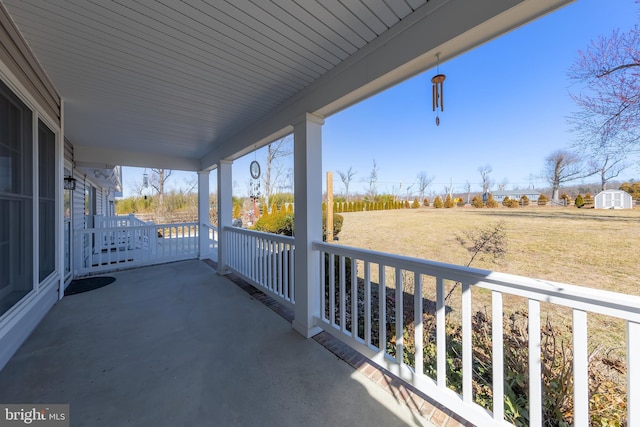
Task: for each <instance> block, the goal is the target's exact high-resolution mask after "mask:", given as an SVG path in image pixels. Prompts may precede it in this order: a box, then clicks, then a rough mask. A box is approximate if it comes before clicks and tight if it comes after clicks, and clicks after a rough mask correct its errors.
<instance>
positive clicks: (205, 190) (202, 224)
mask: <svg viewBox="0 0 640 427" xmlns="http://www.w3.org/2000/svg"><path fill="white" fill-rule="evenodd" d="M209 172H210V171H200V172H198V225H199V226H198V243H199V246H198V247H199V249H200V259H206V258H209V228H207V225H209V223H210V220H209Z"/></svg>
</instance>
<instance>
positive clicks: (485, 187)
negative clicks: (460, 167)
mask: <svg viewBox="0 0 640 427" xmlns="http://www.w3.org/2000/svg"><path fill="white" fill-rule="evenodd" d="M478 172H480V176H481V177H482V193H483V194H484V193H486V192H488V191H489V189H490V188H491V187H492V186H493V182H492V181H491V178H489V174H490V173H491V172H493V168H492V167H491V165H484V166H480V167H479V168H478Z"/></svg>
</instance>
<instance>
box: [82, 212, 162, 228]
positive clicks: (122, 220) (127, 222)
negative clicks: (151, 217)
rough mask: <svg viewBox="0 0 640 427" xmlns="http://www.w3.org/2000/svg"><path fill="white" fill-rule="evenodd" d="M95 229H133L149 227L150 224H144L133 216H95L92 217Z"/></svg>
mask: <svg viewBox="0 0 640 427" xmlns="http://www.w3.org/2000/svg"><path fill="white" fill-rule="evenodd" d="M93 224H94V227H95V228H114V227H133V226H136V225H151V224H153V223H152V222H149V223H147V222H145V221H142V220H141V219H139V218H137V217H136V216H135V215H134V214H129V215H117V216H103V215H95V216H94V217H93Z"/></svg>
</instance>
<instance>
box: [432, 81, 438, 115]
mask: <svg viewBox="0 0 640 427" xmlns="http://www.w3.org/2000/svg"><path fill="white" fill-rule="evenodd" d="M436 96H437V95H436V85H431V107H432V108H433V111H436V105H437V102H436Z"/></svg>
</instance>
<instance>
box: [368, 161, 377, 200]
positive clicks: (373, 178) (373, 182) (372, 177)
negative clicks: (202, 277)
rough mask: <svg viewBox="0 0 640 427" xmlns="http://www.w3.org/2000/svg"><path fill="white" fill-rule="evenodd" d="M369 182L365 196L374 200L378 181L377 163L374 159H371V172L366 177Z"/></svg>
mask: <svg viewBox="0 0 640 427" xmlns="http://www.w3.org/2000/svg"><path fill="white" fill-rule="evenodd" d="M367 181H368V183H369V191H368V192H367V196H368V197H369V200H370V201H373V200H375V198H376V195H377V194H378V193H377V183H378V164H377V163H376V159H373V168H371V173H370V174H369V178H368V180H367Z"/></svg>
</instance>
